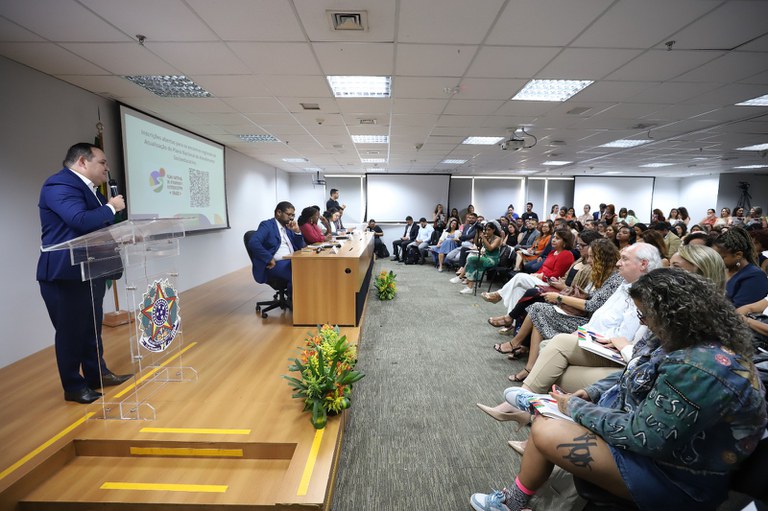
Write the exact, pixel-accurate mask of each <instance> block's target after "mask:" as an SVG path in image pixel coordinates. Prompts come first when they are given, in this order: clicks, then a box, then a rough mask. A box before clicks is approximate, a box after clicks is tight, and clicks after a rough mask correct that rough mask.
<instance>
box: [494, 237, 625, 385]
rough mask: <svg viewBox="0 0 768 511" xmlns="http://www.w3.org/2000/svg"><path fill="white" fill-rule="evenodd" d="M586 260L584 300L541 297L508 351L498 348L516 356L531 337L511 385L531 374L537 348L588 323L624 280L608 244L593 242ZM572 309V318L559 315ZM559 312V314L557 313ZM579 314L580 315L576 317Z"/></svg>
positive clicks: (615, 253) (616, 252)
mask: <svg viewBox="0 0 768 511" xmlns="http://www.w3.org/2000/svg"><path fill="white" fill-rule="evenodd" d="M589 260H590V262H591V265H592V276H591V279H590V282H591V286H590V288H589V289H587V290H584V292H585V293H588V294H585V296H584V297H583V298H582V297H578V296H564V295H562V294H560V293H553V292H549V293H544V294H542V297H543V298H544V301H545V302H546V303H544V302H542V303H534V304H533V305H531V306H530V307H528V316H527V317H526V318H525V321H523V324H522V325H521V326H520V330H519V331H518V333H517V334H516V335H515V337H513V338H512V340H511V341H510V342H509V343H508V348H509V349H508V350H505V349H504V345H501V346H500V347H499V349H497V351H501V352H502V353H504V352H505V351H506V352H508V353H513V354H516V353H519V352H520V351H521V350H520V349H519V347H520V346H522V343H523V341H524V340H525V339H526V338H527V337H528V336H529V335H530V337H531V343H530V348H529V355H528V363H527V364H526V366H525V367H524V368H523V369H522V370H521V371H520V372H518V373H517V374H514V375H512V376H510V377H509V379H510V381H519V382H521V381H524V380H525V378H526V377H527V376H528V374H529V373H530V372H531V369H532V368H533V365H534V364H535V363H536V358H537V357H538V356H539V347H540V345H541V341H542V340H544V339H551V338H552V337H554V336H556V335H557V334H563V333H568V332H574V331H575V330H576V329H577V328H578V327H580V326H581V325H583V324H585V323H587V322H588V321H589V316H591V315H592V313H593V312H595V311H596V310H597V309H599V308H600V307H602V306H603V304H604V303H605V302H606V301H607V300H608V298H610V296H611V295H612V294H613V293H614V292H616V290H617V289H618V288H619V286H620V285H621V283H622V282H623V281H624V279H623V278H622V277H621V275H620V274H619V273H618V272H617V271H616V263H617V262H618V261H619V249H617V248H616V245H614V244H613V243H612V242H611V241H609V240H606V239H602V240H596V241H593V242H592V244H591V245H590V246H589ZM563 305H565V306H567V307H569V308H571V311H572V312H573V313H572V314H570V313H569V314H566V313H564V312H560V311H561V310H562V309H561V308H560V306H563ZM558 309H560V311H559V310H558ZM578 312H580V313H581V315H576V313H578Z"/></svg>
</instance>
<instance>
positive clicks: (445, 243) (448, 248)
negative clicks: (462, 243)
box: [431, 217, 461, 271]
mask: <svg viewBox="0 0 768 511" xmlns="http://www.w3.org/2000/svg"><path fill="white" fill-rule="evenodd" d="M460 235H461V231H460V230H459V219H458V218H454V217H451V218H450V219H448V225H447V226H446V228H445V230H444V231H443V234H441V235H440V239H439V240H438V241H437V245H435V246H434V247H431V248H432V255H433V257H436V258H437V259H436V264H437V271H443V262H444V260H445V256H446V255H447V254H449V253H451V252H452V251H453V250H454V249H455V248H456V247H457V246H458V239H457V238H458V237H459V236H460Z"/></svg>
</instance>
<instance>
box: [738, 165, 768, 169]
mask: <svg viewBox="0 0 768 511" xmlns="http://www.w3.org/2000/svg"><path fill="white" fill-rule="evenodd" d="M733 168H735V169H768V165H741V166H739V167H733Z"/></svg>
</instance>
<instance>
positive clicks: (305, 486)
mask: <svg viewBox="0 0 768 511" xmlns="http://www.w3.org/2000/svg"><path fill="white" fill-rule="evenodd" d="M324 431H325V428H323V429H318V430H317V431H315V439H314V440H313V441H312V448H311V449H310V450H309V457H308V458H307V464H306V465H304V474H302V476H301V482H300V483H299V491H298V492H296V495H298V496H299V497H303V496H304V495H306V494H307V491H308V490H309V481H310V479H312V472H313V471H314V470H315V462H316V461H317V453H318V452H320V444H321V443H322V441H323V432H324Z"/></svg>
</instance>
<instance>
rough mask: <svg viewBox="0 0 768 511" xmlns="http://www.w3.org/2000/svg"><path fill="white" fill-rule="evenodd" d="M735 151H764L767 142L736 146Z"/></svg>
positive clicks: (767, 145)
mask: <svg viewBox="0 0 768 511" xmlns="http://www.w3.org/2000/svg"><path fill="white" fill-rule="evenodd" d="M736 150H737V151H765V150H768V144H755V145H749V146H747V147H737V148H736Z"/></svg>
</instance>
